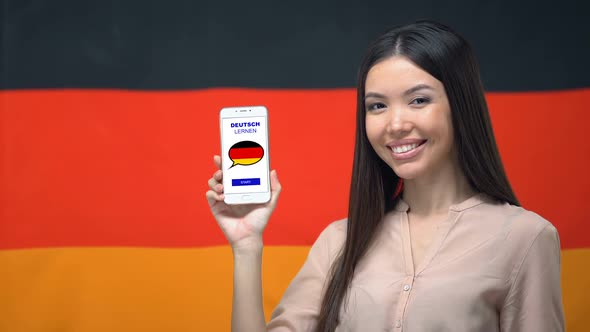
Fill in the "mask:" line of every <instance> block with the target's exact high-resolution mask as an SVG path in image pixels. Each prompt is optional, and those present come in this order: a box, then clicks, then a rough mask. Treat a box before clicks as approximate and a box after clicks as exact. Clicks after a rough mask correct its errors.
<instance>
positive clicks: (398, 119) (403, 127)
mask: <svg viewBox="0 0 590 332" xmlns="http://www.w3.org/2000/svg"><path fill="white" fill-rule="evenodd" d="M390 112H391V116H390V117H389V124H388V126H387V128H388V130H389V132H390V133H391V134H392V135H394V136H396V137H399V136H404V135H406V134H407V133H409V132H410V131H412V128H413V124H412V122H411V119H409V117H408V114H407V112H406V110H404V109H403V108H402V107H397V108H391V109H390Z"/></svg>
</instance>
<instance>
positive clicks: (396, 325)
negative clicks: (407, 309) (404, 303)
mask: <svg viewBox="0 0 590 332" xmlns="http://www.w3.org/2000/svg"><path fill="white" fill-rule="evenodd" d="M395 327H397V328H400V327H402V322H401V321H400V320H399V319H398V320H396V321H395Z"/></svg>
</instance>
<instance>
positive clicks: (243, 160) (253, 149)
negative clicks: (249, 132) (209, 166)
mask: <svg viewBox="0 0 590 332" xmlns="http://www.w3.org/2000/svg"><path fill="white" fill-rule="evenodd" d="M263 156H264V149H263V148H262V146H260V144H258V143H256V142H252V141H241V142H238V143H236V144H234V145H232V147H231V148H229V159H231V161H232V162H233V164H232V165H231V166H230V168H232V167H234V166H236V165H242V166H250V165H254V164H256V163H257V162H259V161H260V159H262V157H263Z"/></svg>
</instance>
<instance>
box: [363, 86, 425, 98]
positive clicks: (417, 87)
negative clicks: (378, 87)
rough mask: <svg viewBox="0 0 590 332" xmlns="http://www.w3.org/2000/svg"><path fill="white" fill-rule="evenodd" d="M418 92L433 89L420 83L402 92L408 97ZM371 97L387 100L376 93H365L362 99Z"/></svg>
mask: <svg viewBox="0 0 590 332" xmlns="http://www.w3.org/2000/svg"><path fill="white" fill-rule="evenodd" d="M420 90H434V88H433V87H431V86H430V85H428V84H424V83H421V84H418V85H416V86H414V87H411V88H409V89H408V90H406V91H404V93H403V95H404V96H408V95H411V94H412V93H414V92H416V91H420ZM371 97H373V98H379V99H385V98H387V97H386V96H385V95H383V94H380V93H377V92H367V94H366V95H365V98H364V99H367V98H371Z"/></svg>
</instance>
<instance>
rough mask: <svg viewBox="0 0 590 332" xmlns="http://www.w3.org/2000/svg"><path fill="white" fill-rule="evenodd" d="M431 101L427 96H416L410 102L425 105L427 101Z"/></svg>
mask: <svg viewBox="0 0 590 332" xmlns="http://www.w3.org/2000/svg"><path fill="white" fill-rule="evenodd" d="M428 102H430V99H428V98H425V97H418V98H414V99H413V100H412V101H411V102H410V104H413V105H424V104H426V103H428Z"/></svg>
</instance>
